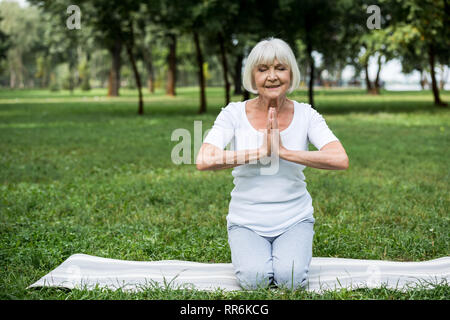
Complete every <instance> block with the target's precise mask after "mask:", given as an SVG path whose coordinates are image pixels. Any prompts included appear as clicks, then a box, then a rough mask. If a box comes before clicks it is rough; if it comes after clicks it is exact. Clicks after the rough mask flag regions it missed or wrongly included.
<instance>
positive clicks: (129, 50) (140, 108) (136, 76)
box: [125, 21, 144, 115]
mask: <svg viewBox="0 0 450 320" xmlns="http://www.w3.org/2000/svg"><path fill="white" fill-rule="evenodd" d="M129 28H130V37H129V39H128V41H127V40H125V47H126V49H127V53H128V58H130V62H131V66H132V68H133V73H134V79H135V80H136V86H137V89H138V94H139V106H138V114H140V115H142V114H144V99H143V97H142V85H141V77H140V75H139V71H138V69H137V66H136V60H135V59H134V55H133V47H134V31H133V24H132V22H131V21H129Z"/></svg>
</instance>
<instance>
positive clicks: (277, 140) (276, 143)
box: [269, 107, 287, 158]
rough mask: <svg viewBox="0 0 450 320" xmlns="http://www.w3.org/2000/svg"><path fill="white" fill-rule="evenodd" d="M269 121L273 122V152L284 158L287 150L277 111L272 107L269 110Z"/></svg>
mask: <svg viewBox="0 0 450 320" xmlns="http://www.w3.org/2000/svg"><path fill="white" fill-rule="evenodd" d="M269 119H270V121H271V122H272V126H271V128H272V130H271V135H272V150H273V152H275V153H276V155H277V156H279V157H281V158H283V155H284V153H285V152H286V151H287V149H286V148H285V147H284V146H283V142H282V141H281V135H280V130H279V129H278V116H277V109H275V108H272V107H270V108H269Z"/></svg>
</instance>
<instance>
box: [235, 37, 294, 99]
mask: <svg viewBox="0 0 450 320" xmlns="http://www.w3.org/2000/svg"><path fill="white" fill-rule="evenodd" d="M275 59H277V60H278V61H280V62H282V63H284V64H286V65H288V66H289V69H290V70H291V85H290V86H289V89H288V93H291V92H292V91H294V90H295V89H297V87H298V86H299V84H300V71H299V69H298V65H297V61H296V60H295V56H294V53H293V52H292V49H291V47H289V45H288V44H287V43H286V42H284V41H283V40H281V39H278V38H273V37H270V38H267V39H264V40H262V41H260V42H258V43H257V44H256V45H255V46H254V47H253V49H252V51H250V54H249V55H248V57H247V61H246V63H245V67H244V75H243V77H242V78H243V79H242V85H243V86H244V88H245V90H247V91H249V92H251V93H254V94H257V93H258V91H257V90H256V87H255V85H254V84H255V81H254V79H253V70H254V68H255V67H256V66H257V65H259V64H272V63H273V61H274V60H275Z"/></svg>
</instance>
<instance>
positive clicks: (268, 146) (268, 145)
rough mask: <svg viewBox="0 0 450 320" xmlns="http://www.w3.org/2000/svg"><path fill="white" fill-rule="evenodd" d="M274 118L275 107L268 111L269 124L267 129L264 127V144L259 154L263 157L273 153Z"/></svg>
mask: <svg viewBox="0 0 450 320" xmlns="http://www.w3.org/2000/svg"><path fill="white" fill-rule="evenodd" d="M272 119H273V108H269V112H267V124H266V129H264V130H263V131H264V138H263V144H262V146H261V147H260V148H259V154H260V156H261V158H264V157H270V155H271V153H272Z"/></svg>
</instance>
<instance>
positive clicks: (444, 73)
mask: <svg viewBox="0 0 450 320" xmlns="http://www.w3.org/2000/svg"><path fill="white" fill-rule="evenodd" d="M447 77H448V69H447V70H446V68H445V65H444V64H441V81H440V82H439V89H440V90H444V87H445V83H446V82H447Z"/></svg>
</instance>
